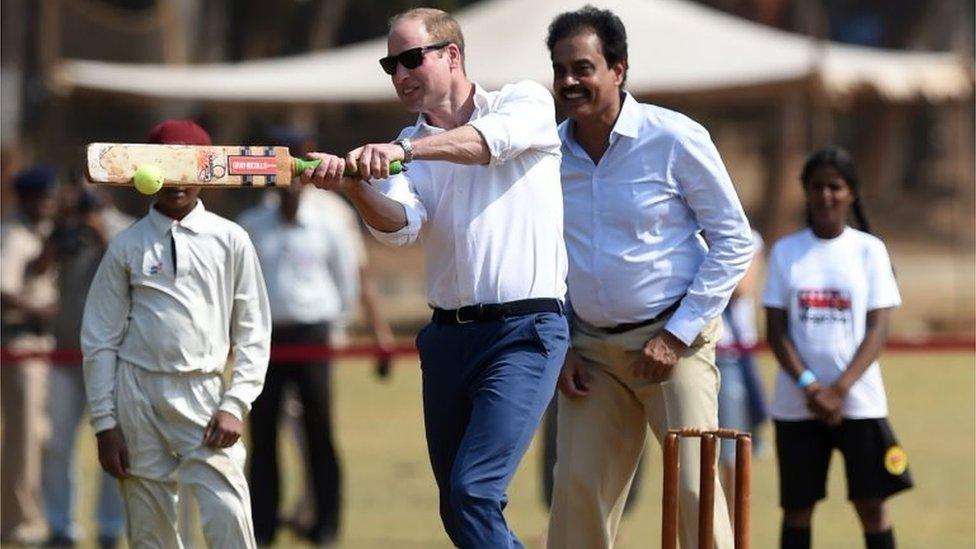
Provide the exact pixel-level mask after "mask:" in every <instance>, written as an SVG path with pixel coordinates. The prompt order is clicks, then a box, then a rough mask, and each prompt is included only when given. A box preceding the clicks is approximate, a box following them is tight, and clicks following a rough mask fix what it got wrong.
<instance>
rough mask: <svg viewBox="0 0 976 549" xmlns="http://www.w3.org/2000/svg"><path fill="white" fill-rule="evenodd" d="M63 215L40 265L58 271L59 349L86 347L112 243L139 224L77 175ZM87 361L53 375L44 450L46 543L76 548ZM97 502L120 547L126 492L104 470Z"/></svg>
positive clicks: (104, 532) (102, 529)
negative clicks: (91, 290) (94, 294)
mask: <svg viewBox="0 0 976 549" xmlns="http://www.w3.org/2000/svg"><path fill="white" fill-rule="evenodd" d="M58 198H59V208H58V209H59V213H58V215H57V221H56V226H55V229H54V232H52V233H51V236H50V237H49V238H48V239H47V241H46V243H45V246H44V252H43V254H42V255H41V258H40V259H39V261H38V263H37V265H38V268H39V269H42V270H47V269H51V270H56V271H57V273H58V275H59V276H58V296H59V304H60V307H59V308H60V312H59V314H58V316H57V319H56V320H55V322H54V336H55V341H56V342H57V348H58V349H63V350H77V349H80V348H81V341H80V336H79V334H80V333H81V317H82V313H83V312H84V307H85V298H86V296H87V295H88V287H89V285H90V284H91V281H92V278H94V276H95V271H96V270H97V269H98V264H99V262H100V261H101V259H102V255H103V254H104V253H105V249H106V248H107V247H108V243H109V241H110V240H111V239H112V238H114V237H115V235H117V234H119V233H120V232H122V230H123V229H125V228H126V227H128V226H129V225H131V224H132V221H133V219H132V218H131V217H129V216H127V215H125V214H123V213H122V212H120V211H119V210H117V209H116V208H115V207H114V206H113V205H112V203H111V201H110V199H109V196H108V193H106V192H104V189H98V188H90V187H88V186H87V185H86V184H85V183H84V179H83V176H82V175H81V174H80V173H79V174H75V176H74V177H73V178H72V179H71V180H70V181H69V182H68V183H67V184H66V185H62V186H61V187H60V188H59V193H58ZM86 402H87V401H86V399H85V382H84V377H83V375H82V369H81V361H78V362H77V363H73V364H59V365H58V367H56V368H53V369H52V370H51V373H50V387H49V392H48V412H49V415H50V420H51V438H50V440H49V441H48V444H47V448H46V449H45V452H44V471H43V479H44V480H43V486H44V507H45V511H46V514H47V522H48V527H49V529H50V534H49V536H48V541H47V543H46V545H48V546H51V547H69V546H72V545H74V544H75V543H76V542H77V541H78V540H79V539H81V537H82V534H81V532H80V531H79V527H78V524H77V522H75V520H74V510H75V503H76V496H77V487H78V483H77V480H76V479H75V471H76V463H75V461H74V454H75V442H76V440H77V434H78V433H77V431H78V426H79V425H80V423H81V418H82V415H83V413H84V411H85V407H86ZM98 493H99V495H98V503H97V506H98V507H97V509H98V510H97V526H98V542H99V545H100V546H101V547H115V545H116V542H117V540H118V538H119V537H120V536H121V535H122V528H123V526H124V521H123V516H122V499H121V495H120V494H119V487H118V484H117V483H116V482H115V480H114V479H113V478H112V476H111V475H109V474H108V473H105V472H104V471H103V472H102V475H101V480H100V488H99V492H98Z"/></svg>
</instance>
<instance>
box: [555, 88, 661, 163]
mask: <svg viewBox="0 0 976 549" xmlns="http://www.w3.org/2000/svg"><path fill="white" fill-rule="evenodd" d="M620 93H621V95H622V96H623V101H621V103H620V114H618V115H617V121H616V122H614V124H613V128H611V130H610V140H611V143H612V142H613V134H618V135H622V136H624V137H629V138H631V139H635V138H637V136H638V134H639V132H640V124H641V116H642V113H641V109H640V104H638V103H637V100H636V99H634V96H633V95H630V92H626V91H621V92H620ZM559 131H560V134H561V135H560V137H561V138H562V139H563V142H565V143H567V144H568V145H569V148H570V150H571V151H572V152H573V153H574V154H576V155H578V156H586V152H585V151H584V150H583V147H581V146H580V144H579V141H577V140H576V137H575V135H574V132H575V131H576V123H575V122H573V121H572V120H570V119H566V123H565V124H563V125H562V127H561V128H560V130H559Z"/></svg>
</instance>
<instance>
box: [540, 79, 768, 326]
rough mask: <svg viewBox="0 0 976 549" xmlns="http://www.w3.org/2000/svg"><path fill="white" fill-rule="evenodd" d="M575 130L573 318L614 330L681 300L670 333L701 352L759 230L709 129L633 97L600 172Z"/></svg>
mask: <svg viewBox="0 0 976 549" xmlns="http://www.w3.org/2000/svg"><path fill="white" fill-rule="evenodd" d="M573 130H574V125H573V123H572V121H571V120H566V121H565V122H563V123H562V124H561V125H560V127H559V132H560V137H561V139H562V152H563V161H562V182H563V200H564V205H565V212H566V247H567V250H568V252H569V279H568V280H569V300H570V302H571V304H572V308H573V312H574V313H575V314H576V315H578V316H579V317H580V318H582V319H583V320H585V321H586V322H588V323H590V324H593V325H595V326H599V327H610V326H614V325H617V324H624V323H630V322H639V321H642V320H648V319H651V318H654V317H655V316H657V315H658V313H660V312H662V311H663V310H665V309H666V308H667V307H669V306H670V305H672V304H673V303H674V302H675V301H676V300H678V299H681V300H682V301H681V305H680V306H679V307H678V310H677V311H676V312H675V313H674V314H673V315H672V316H671V318H670V320H669V321H668V322H667V325H666V326H665V329H667V330H668V331H669V332H671V333H672V334H674V335H675V336H677V337H678V339H680V340H682V341H683V342H685V343H686V344H689V345H690V344H691V343H692V342H693V341H694V340H695V338H696V337H697V336H698V334H699V332H701V330H702V328H703V327H704V326H705V323H706V322H708V321H709V320H711V319H712V318H715V317H717V316H719V315H721V313H722V310H723V309H724V308H725V305H726V303H728V300H729V297H730V296H731V295H732V290H733V289H734V288H735V285H736V283H737V282H738V281H739V279H740V278H742V276H743V274H745V271H746V268H747V267H748V266H749V261H750V260H751V258H752V243H751V240H752V239H751V236H750V229H749V222H748V221H747V220H746V216H745V213H744V212H743V211H742V205H741V204H740V203H739V198H738V197H737V196H736V193H735V189H734V188H733V186H732V181H731V179H730V178H729V175H728V173H727V172H726V170H725V166H724V165H723V164H722V160H721V158H719V154H718V151H717V150H716V149H715V146H714V145H713V144H712V142H711V139H710V138H709V135H708V132H707V131H706V130H705V129H704V128H702V127H701V126H700V125H699V124H697V123H696V122H694V121H693V120H691V119H689V118H687V117H686V116H684V115H681V114H679V113H676V112H673V111H670V110H667V109H663V108H661V107H656V106H653V105H645V104H641V103H638V102H637V101H636V100H635V99H634V98H633V97H632V96H631V95H630V94H629V93H628V94H625V97H624V101H623V104H622V105H621V110H620V115H619V116H618V118H617V121H616V123H615V124H614V127H613V130H612V132H611V133H610V145H609V148H608V149H607V150H606V152H605V153H604V154H603V157H602V158H601V159H600V162H599V164H598V165H594V164H593V161H592V160H591V159H590V157H589V155H587V153H586V151H584V150H583V148H582V147H581V146H580V145H579V144H578V143H577V142H576V140H575V139H574V137H573ZM706 240H707V242H708V243H707V244H706ZM682 296H683V297H682Z"/></svg>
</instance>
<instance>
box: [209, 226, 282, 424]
mask: <svg viewBox="0 0 976 549" xmlns="http://www.w3.org/2000/svg"><path fill="white" fill-rule="evenodd" d="M234 255H235V272H234V294H233V299H234V302H233V303H234V304H233V310H232V312H231V325H230V337H231V349H232V350H233V357H234V371H233V373H232V374H231V379H230V385H229V386H228V388H227V390H226V391H224V396H223V399H222V400H221V403H220V409H221V410H223V411H225V412H229V413H231V414H233V415H234V416H236V417H237V418H239V419H244V416H245V415H247V413H248V412H249V411H250V410H251V404H252V403H253V402H254V399H256V398H257V397H258V395H259V394H261V390H262V389H263V387H264V376H265V374H266V373H267V371H268V359H269V358H270V354H271V308H270V306H269V304H268V293H267V290H266V289H265V288H266V286H265V283H264V276H263V275H262V274H261V266H260V264H259V263H258V257H257V253H255V251H254V245H253V244H252V243H251V239H250V238H248V236H247V235H246V233H244V232H243V231H241V234H240V235H239V238H238V239H236V242H235V254H234Z"/></svg>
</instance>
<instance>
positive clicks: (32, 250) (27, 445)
mask: <svg viewBox="0 0 976 549" xmlns="http://www.w3.org/2000/svg"><path fill="white" fill-rule="evenodd" d="M56 177H57V176H56V171H55V170H54V169H53V168H50V167H47V166H37V167H34V168H29V169H27V170H25V171H23V172H20V173H19V174H18V175H17V176H15V177H14V192H15V193H16V197H17V209H16V211H15V212H14V213H12V214H11V215H10V216H9V217H7V218H6V219H4V221H3V224H2V225H0V306H2V310H3V316H2V318H3V321H2V322H3V326H2V340H3V341H2V344H3V347H4V349H6V350H8V351H10V352H12V353H46V352H50V351H51V350H53V349H54V338H53V336H52V334H51V324H52V323H53V321H54V319H55V317H56V315H57V313H58V303H57V274H56V273H55V272H54V270H53V269H44V268H43V266H42V265H41V262H40V261H39V259H40V257H41V255H42V250H43V249H44V242H45V241H46V240H47V238H48V237H49V236H50V234H51V232H52V231H53V230H54V221H53V218H54V215H55V211H56V203H55V201H54V197H53V191H54V186H55V183H56ZM49 369H50V361H49V359H48V357H45V356H33V357H27V358H23V359H19V360H15V361H11V362H6V363H4V364H3V367H2V368H0V417H2V418H3V451H2V455H0V541H2V542H3V543H25V544H29V543H37V542H40V541H43V538H44V535H45V533H46V526H45V520H44V512H43V507H42V504H43V499H42V492H41V462H42V457H43V449H44V444H45V442H46V440H47V436H48V433H49V427H50V425H49V423H48V416H47V407H46V399H47V383H48V373H49Z"/></svg>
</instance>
